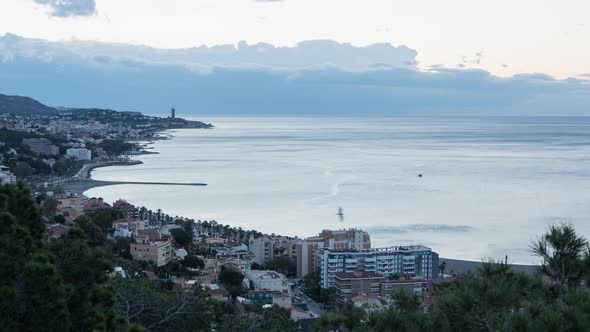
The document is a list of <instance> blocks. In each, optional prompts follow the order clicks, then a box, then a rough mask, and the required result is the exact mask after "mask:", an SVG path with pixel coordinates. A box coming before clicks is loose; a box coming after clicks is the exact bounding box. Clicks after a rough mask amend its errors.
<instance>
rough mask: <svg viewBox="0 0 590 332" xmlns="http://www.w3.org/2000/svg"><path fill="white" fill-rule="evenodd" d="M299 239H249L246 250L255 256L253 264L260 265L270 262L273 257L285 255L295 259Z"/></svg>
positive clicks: (272, 237)
mask: <svg viewBox="0 0 590 332" xmlns="http://www.w3.org/2000/svg"><path fill="white" fill-rule="evenodd" d="M300 243H301V240H299V239H291V238H285V237H281V236H276V237H274V236H266V235H265V236H261V237H259V238H254V237H251V238H250V239H249V241H248V249H249V250H250V252H251V253H253V254H254V256H255V260H254V261H255V262H256V263H258V264H260V265H262V264H264V263H267V262H270V261H272V260H273V259H274V258H275V256H281V255H287V256H289V257H296V255H297V246H298V244H300Z"/></svg>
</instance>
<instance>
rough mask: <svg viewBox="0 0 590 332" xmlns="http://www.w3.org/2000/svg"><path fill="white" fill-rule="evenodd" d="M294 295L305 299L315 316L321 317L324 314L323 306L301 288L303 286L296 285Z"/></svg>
mask: <svg viewBox="0 0 590 332" xmlns="http://www.w3.org/2000/svg"><path fill="white" fill-rule="evenodd" d="M293 295H294V296H297V297H300V298H302V299H305V303H307V309H308V310H309V312H311V313H312V314H313V315H314V317H320V316H322V315H323V314H324V312H325V311H324V309H322V307H323V306H322V305H321V304H320V303H317V302H315V301H314V300H313V299H312V298H310V297H309V296H307V295H306V294H305V293H304V292H303V290H302V289H301V286H295V288H294V289H293Z"/></svg>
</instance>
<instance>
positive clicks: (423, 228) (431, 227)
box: [366, 224, 473, 234]
mask: <svg viewBox="0 0 590 332" xmlns="http://www.w3.org/2000/svg"><path fill="white" fill-rule="evenodd" d="M366 230H367V231H369V232H371V233H378V234H383V233H396V234H400V233H408V232H435V233H451V232H452V233H455V232H460V233H463V232H469V231H471V230H473V227H471V226H463V225H446V224H411V225H404V226H374V227H369V228H367V229H366Z"/></svg>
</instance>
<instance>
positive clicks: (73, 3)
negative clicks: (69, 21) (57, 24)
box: [34, 0, 96, 17]
mask: <svg viewBox="0 0 590 332" xmlns="http://www.w3.org/2000/svg"><path fill="white" fill-rule="evenodd" d="M34 1H35V2H36V3H38V4H41V5H44V6H47V7H49V8H51V10H52V12H51V15H52V16H57V17H70V16H91V15H94V14H95V13H96V2H95V0H34Z"/></svg>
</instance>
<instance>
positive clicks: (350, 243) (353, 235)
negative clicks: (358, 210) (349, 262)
mask: <svg viewBox="0 0 590 332" xmlns="http://www.w3.org/2000/svg"><path fill="white" fill-rule="evenodd" d="M369 248H371V237H370V235H369V233H367V232H365V231H363V230H360V229H356V228H350V229H341V230H335V231H334V230H327V229H324V230H322V232H321V233H320V234H318V236H314V237H308V238H307V239H305V240H304V241H301V242H300V244H299V245H297V248H296V257H297V276H298V277H300V278H301V277H304V276H306V275H307V274H308V273H310V272H313V271H314V270H318V269H319V266H320V262H319V261H317V259H316V254H317V252H318V250H323V249H329V250H364V249H369Z"/></svg>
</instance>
